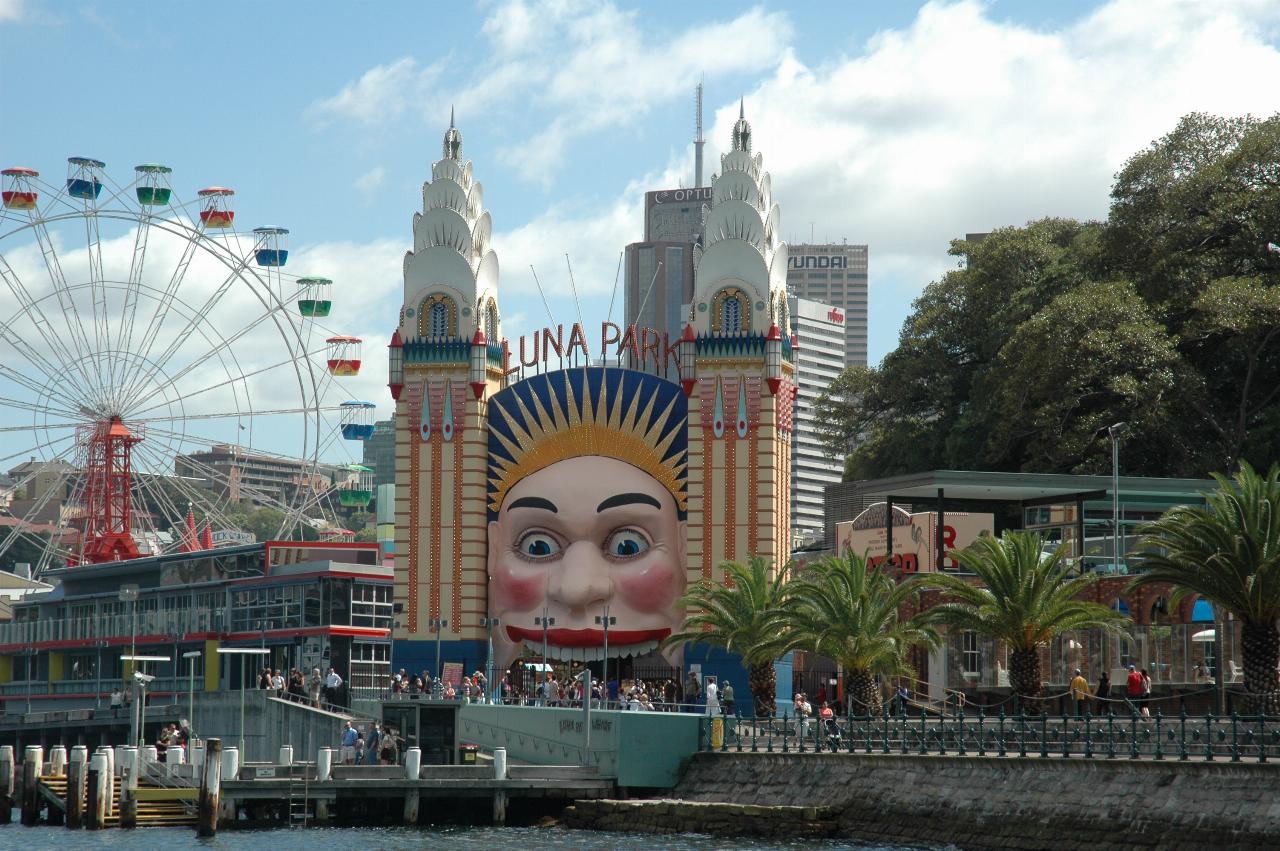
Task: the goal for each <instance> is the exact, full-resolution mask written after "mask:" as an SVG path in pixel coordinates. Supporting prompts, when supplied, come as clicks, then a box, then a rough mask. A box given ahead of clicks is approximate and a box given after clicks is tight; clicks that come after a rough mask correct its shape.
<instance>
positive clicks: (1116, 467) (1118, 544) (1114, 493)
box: [1107, 423, 1129, 572]
mask: <svg viewBox="0 0 1280 851" xmlns="http://www.w3.org/2000/svg"><path fill="white" fill-rule="evenodd" d="M1128 433H1129V424H1128V423H1116V424H1115V425H1111V426H1107V434H1108V435H1110V436H1111V556H1112V564H1114V565H1115V566H1116V570H1117V572H1118V571H1119V569H1120V550H1121V548H1122V546H1123V538H1122V536H1121V534H1120V438H1122V437H1124V436H1125V435H1126V434H1128Z"/></svg>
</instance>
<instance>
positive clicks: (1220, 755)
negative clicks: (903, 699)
mask: <svg viewBox="0 0 1280 851" xmlns="http://www.w3.org/2000/svg"><path fill="white" fill-rule="evenodd" d="M716 720H720V721H721V722H722V725H723V726H722V727H721V728H720V730H716V729H715V724H714V721H716ZM699 750H702V751H733V752H738V753H742V752H752V753H759V752H766V753H850V754H852V753H884V754H891V753H896V754H918V755H922V756H923V755H936V756H947V755H952V756H996V757H1037V758H1050V757H1057V758H1073V757H1074V758H1080V759H1134V760H1136V759H1148V760H1175V761H1188V760H1197V761H1206V762H1212V761H1215V760H1225V761H1230V762H1245V761H1248V762H1258V763H1266V762H1270V761H1272V760H1277V761H1280V716H1276V715H1241V714H1239V713H1235V712H1233V713H1231V714H1230V715H1196V716H1193V715H1188V714H1187V713H1186V712H1180V713H1178V714H1177V715H1162V714H1161V713H1160V712H1159V711H1157V712H1156V713H1155V714H1154V715H1149V716H1148V715H1140V714H1138V713H1133V714H1130V715H1128V716H1123V715H1104V716H1092V715H1090V714H1088V713H1085V714H1084V715H1081V716H1050V715H1047V714H1044V715H1028V714H1027V713H1025V712H1019V713H1017V714H1015V715H1006V714H1005V713H1004V712H1003V711H1001V712H999V713H998V714H995V715H986V714H984V713H983V712H982V710H978V712H977V713H976V714H973V715H966V714H965V713H964V711H963V710H962V711H960V712H958V713H956V714H955V715H953V716H950V717H945V718H937V717H930V716H928V715H927V714H922V715H920V716H919V717H909V716H907V715H906V714H898V715H889V714H888V713H887V712H885V713H883V714H881V715H878V716H875V715H854V716H851V717H848V718H843V717H836V718H831V719H825V720H824V719H821V718H811V717H801V718H798V719H797V718H796V717H794V716H789V715H788V714H787V713H783V714H782V715H781V716H770V717H765V718H740V717H738V716H732V715H722V716H707V718H706V720H705V721H704V723H703V724H702V732H701V739H700V742H699ZM1278 764H1280V762H1278Z"/></svg>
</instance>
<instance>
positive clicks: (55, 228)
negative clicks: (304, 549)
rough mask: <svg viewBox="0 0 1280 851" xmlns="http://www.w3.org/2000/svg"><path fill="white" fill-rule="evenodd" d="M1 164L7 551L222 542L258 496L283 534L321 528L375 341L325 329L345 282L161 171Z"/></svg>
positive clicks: (0, 397)
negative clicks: (293, 261) (52, 177)
mask: <svg viewBox="0 0 1280 851" xmlns="http://www.w3.org/2000/svg"><path fill="white" fill-rule="evenodd" d="M0 175H2V176H3V183H4V186H3V209H2V210H0V278H2V279H3V281H2V283H0V563H11V562H14V561H28V562H31V563H32V564H33V567H34V568H35V570H36V572H37V573H38V572H39V571H41V570H43V569H45V568H47V567H49V566H51V565H52V566H59V565H62V564H80V563H99V562H104V561H114V560H118V559H123V558H134V557H138V556H140V555H147V554H158V553H162V552H170V551H179V550H193V549H203V548H208V547H210V546H212V545H213V538H214V537H215V534H216V535H218V536H221V537H220V539H234V538H235V536H236V535H237V533H243V532H244V529H243V528H242V526H243V525H244V524H243V517H244V515H245V513H246V512H248V511H250V510H253V509H255V508H260V507H268V508H272V509H274V510H276V511H278V512H279V514H280V521H279V524H278V527H277V528H275V529H274V532H273V533H272V537H289V536H290V535H292V534H294V533H295V532H296V531H297V530H298V527H299V526H301V525H302V524H309V525H314V523H315V518H316V517H319V516H321V515H322V514H323V511H324V506H326V505H327V504H329V503H330V502H333V503H336V502H337V499H336V498H335V497H334V495H333V494H331V491H333V489H334V486H335V476H334V475H333V469H334V467H333V463H332V456H333V452H334V450H335V449H338V450H341V449H342V444H343V442H344V437H345V435H344V434H343V431H342V429H341V426H340V425H339V422H338V421H339V416H340V415H343V416H346V417H347V418H348V419H349V415H346V414H344V411H345V410H346V409H344V408H343V407H342V406H341V404H340V403H341V401H342V400H343V399H344V398H345V394H344V393H343V392H342V387H341V384H340V382H342V381H344V380H349V379H348V378H346V377H347V376H350V375H354V374H358V372H359V364H360V351H359V347H360V342H361V341H360V340H359V339H357V338H355V337H351V336H349V335H343V334H338V333H335V332H334V331H333V329H330V328H326V327H323V326H322V325H320V322H322V321H325V318H326V317H328V316H329V315H330V309H331V306H332V303H333V302H332V300H331V292H330V290H331V282H330V281H329V280H327V279H325V278H318V277H294V276H292V275H289V274H286V273H285V271H284V269H285V267H286V265H287V263H288V258H289V249H288V235H289V232H288V230H286V229H285V228H281V227H262V228H256V229H254V230H252V231H251V232H243V231H238V230H236V228H235V223H236V222H235V216H236V213H235V209H234V199H235V192H234V191H233V190H232V189H229V188H226V187H223V186H209V187H206V188H204V189H201V190H199V191H198V192H197V193H196V194H195V197H194V198H191V199H189V200H184V199H182V198H181V197H179V195H178V193H177V192H176V191H175V190H174V188H173V184H172V171H171V169H169V168H168V167H166V166H163V165H156V164H145V165H139V166H137V167H136V168H135V169H134V170H133V174H132V179H131V180H130V181H128V182H126V183H116V182H114V181H113V180H112V179H111V178H110V177H109V176H108V174H107V171H106V166H105V164H104V163H102V162H101V161H99V160H95V159H90V158H86V157H72V158H70V159H69V160H68V161H67V173H66V179H65V180H64V181H62V182H58V183H52V182H50V181H47V180H42V179H41V176H40V173H39V172H37V171H36V170H34V169H30V168H8V169H4V170H3V171H2V172H0ZM347 407H348V408H349V407H350V406H347ZM347 454H348V455H349V454H350V453H349V452H348V453H347ZM339 455H341V452H339ZM326 458H330V461H329V462H326V461H325V459H326ZM274 516H275V515H271V517H273V518H274ZM215 530H216V532H215ZM15 548H17V549H15ZM19 552H20V553H21V555H22V556H23V557H16V556H15V554H16V553H19Z"/></svg>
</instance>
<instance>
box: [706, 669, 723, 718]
mask: <svg viewBox="0 0 1280 851" xmlns="http://www.w3.org/2000/svg"><path fill="white" fill-rule="evenodd" d="M706 692H707V714H708V715H719V714H720V694H719V690H718V688H717V686H716V681H715V680H713V679H711V678H710V677H708V678H707V688H706Z"/></svg>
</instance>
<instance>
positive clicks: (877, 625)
mask: <svg viewBox="0 0 1280 851" xmlns="http://www.w3.org/2000/svg"><path fill="white" fill-rule="evenodd" d="M920 589H921V583H920V581H919V579H916V578H911V579H907V580H905V581H903V582H896V581H894V579H893V577H891V576H890V575H889V574H887V573H885V572H884V571H882V570H877V569H875V568H872V567H868V566H867V560H866V558H865V557H863V556H860V555H857V554H856V553H853V552H850V553H849V554H848V555H846V556H845V557H843V558H841V557H838V556H828V557H827V558H824V559H821V560H819V561H816V562H814V563H812V564H809V565H807V566H806V567H805V569H804V571H803V572H802V573H800V574H799V575H798V576H797V578H796V579H795V580H794V581H793V582H792V588H791V596H790V598H789V600H788V603H787V609H788V613H789V617H790V620H791V638H790V647H791V648H796V649H801V648H803V649H805V650H810V651H812V652H814V653H817V654H819V655H821V656H825V657H827V658H828V659H831V660H833V661H835V662H838V663H840V665H841V667H843V668H844V671H845V677H846V682H848V684H849V686H848V687H849V694H850V696H851V697H852V698H853V700H854V701H855V702H856V703H857V705H858V711H859V712H865V713H867V714H869V715H874V714H878V713H879V712H880V711H881V708H882V706H881V700H880V689H879V688H878V687H877V686H876V679H875V678H876V676H877V675H880V676H882V677H894V676H900V675H904V674H905V675H913V674H914V673H915V672H914V671H913V669H912V668H911V666H910V665H909V664H908V663H907V653H908V652H909V651H910V650H911V648H912V647H915V646H917V645H925V646H928V647H935V646H937V644H938V634H937V633H936V632H935V631H934V630H933V628H932V627H929V626H926V625H923V624H922V622H921V621H920V619H919V617H918V616H916V617H908V618H903V617H902V616H901V613H900V610H901V608H902V606H903V605H904V604H906V603H914V602H916V601H917V597H918V594H919V591H920Z"/></svg>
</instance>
